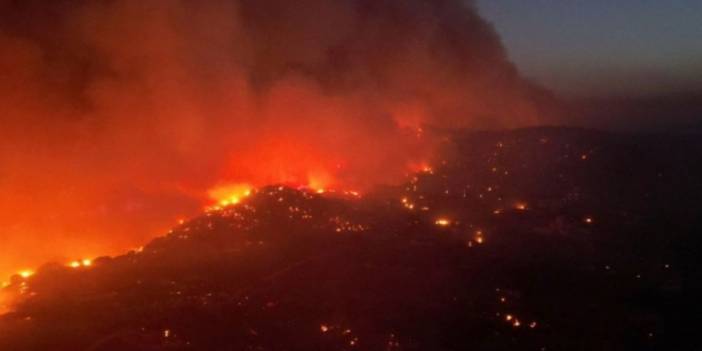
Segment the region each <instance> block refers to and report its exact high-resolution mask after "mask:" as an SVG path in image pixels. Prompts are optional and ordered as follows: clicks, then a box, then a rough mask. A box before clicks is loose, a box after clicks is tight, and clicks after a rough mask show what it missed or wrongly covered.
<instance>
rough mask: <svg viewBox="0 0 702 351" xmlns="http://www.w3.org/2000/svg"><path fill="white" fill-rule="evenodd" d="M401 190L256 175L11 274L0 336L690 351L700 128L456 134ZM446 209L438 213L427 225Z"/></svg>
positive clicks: (238, 344) (340, 346) (104, 345)
mask: <svg viewBox="0 0 702 351" xmlns="http://www.w3.org/2000/svg"><path fill="white" fill-rule="evenodd" d="M445 148H446V151H445V152H444V155H446V156H445V157H444V159H440V160H437V161H436V162H435V167H434V169H432V170H431V171H429V170H427V171H425V172H423V173H420V174H417V175H416V176H414V177H411V178H410V179H409V180H408V183H407V184H406V185H404V186H402V187H398V188H385V189H379V190H377V191H376V192H374V193H371V194H365V195H364V196H363V197H361V198H357V197H356V196H354V195H352V194H343V193H336V194H324V195H318V194H311V193H308V192H304V191H298V190H293V189H290V188H286V187H278V186H273V187H269V188H264V189H259V190H258V191H257V192H256V193H254V194H253V195H252V196H251V197H250V198H248V199H247V200H246V201H245V202H244V203H242V204H240V205H237V206H235V207H229V208H226V209H223V210H219V211H213V212H210V213H208V214H205V215H203V216H201V217H198V218H194V219H192V220H191V221H189V222H186V223H184V224H182V225H180V226H179V227H177V228H174V229H173V231H172V232H171V233H169V234H168V235H167V236H165V237H163V238H160V239H156V240H154V241H153V242H151V243H150V244H148V245H146V246H145V247H144V248H143V250H141V251H139V252H130V253H128V254H126V255H123V256H120V257H115V258H101V259H98V260H96V261H95V262H94V264H93V265H92V266H91V267H88V268H77V269H74V268H69V267H64V266H61V265H46V266H45V267H43V268H42V269H41V270H40V271H39V272H38V273H37V274H36V275H35V276H32V277H31V278H28V279H23V278H21V277H15V278H14V280H13V284H12V285H11V286H9V287H7V288H5V289H4V293H5V294H16V295H18V296H20V298H21V300H22V302H21V303H20V304H19V305H18V306H17V308H16V309H15V311H14V312H13V313H10V314H8V315H5V316H3V317H0V350H13V351H14V350H16V351H22V350H55V351H62V350H305V351H307V350H354V349H358V350H471V349H472V350H699V349H700V348H699V347H700V346H701V345H702V333H701V332H700V328H701V327H702V321H701V318H702V317H701V316H702V314H701V312H702V311H701V309H700V306H701V302H700V301H702V294H700V292H701V291H700V289H699V286H700V284H699V282H700V278H701V274H700V272H701V269H700V268H701V267H702V265H701V264H700V263H698V262H697V261H698V259H699V250H698V248H699V246H700V241H701V239H700V234H702V231H701V230H700V229H702V222H701V220H700V218H701V217H700V215H701V211H700V210H701V209H702V180H701V179H702V140H700V138H699V135H694V134H690V135H680V134H677V135H657V136H643V135H618V134H605V133H599V132H591V131H583V130H574V129H553V128H541V129H528V130H518V131H510V132H495V133H470V134H468V133H466V134H462V135H456V136H455V137H454V138H453V139H452V140H451V141H447V142H446V143H445ZM442 220H444V221H442Z"/></svg>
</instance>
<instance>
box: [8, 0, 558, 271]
mask: <svg viewBox="0 0 702 351" xmlns="http://www.w3.org/2000/svg"><path fill="white" fill-rule="evenodd" d="M0 71H2V72H3V73H2V79H0V105H1V106H3V112H2V116H1V117H0V118H2V129H1V130H0V164H1V165H2V167H3V169H11V170H12V172H10V173H9V174H5V176H3V177H2V178H0V192H2V193H3V197H4V200H3V202H2V207H1V208H0V228H2V231H3V236H2V237H0V245H2V246H3V247H12V248H13V249H12V250H10V251H9V252H3V255H1V256H0V272H2V271H5V272H7V271H8V270H10V269H11V270H15V269H18V268H20V267H21V266H26V265H32V264H38V263H39V262H42V261H45V260H47V259H61V258H62V257H64V258H65V257H72V256H89V255H96V254H100V253H111V252H112V253H116V252H119V251H122V250H124V249H126V248H128V247H130V246H134V245H137V244H138V243H139V242H143V241H144V240H147V239H148V238H150V235H151V233H153V232H158V231H162V230H164V229H165V228H167V226H168V223H172V221H173V220H174V219H176V218H179V217H182V216H184V215H194V214H195V213H197V211H198V210H200V209H201V208H202V206H203V205H207V204H209V197H210V194H208V193H209V192H210V191H211V190H212V189H214V188H217V187H219V186H226V185H229V184H242V183H244V184H250V185H252V186H256V187H260V186H265V185H268V184H277V183H284V184H291V185H292V184H294V185H295V186H300V185H304V186H310V187H313V188H322V187H334V188H340V189H354V190H365V189H369V188H371V187H372V186H374V185H377V184H388V183H389V184H398V183H400V182H401V181H402V178H403V177H404V175H405V174H406V173H407V172H408V169H409V168H410V167H411V165H413V164H419V163H421V162H426V161H429V160H431V159H433V156H434V151H435V147H436V142H437V139H438V138H437V136H436V135H435V134H436V133H435V131H437V130H439V129H440V130H451V129H454V128H465V127H470V128H476V127H480V128H485V127H514V126H525V125H531V124H535V123H540V122H543V118H542V117H544V118H547V117H550V116H552V114H551V113H549V111H550V110H549V109H548V106H550V105H549V98H548V96H547V94H545V93H543V92H542V91H541V90H540V89H538V88H535V87H533V86H532V85H531V84H530V83H529V82H527V81H525V80H523V79H522V78H521V77H520V76H519V75H518V73H517V72H516V69H515V68H514V67H513V66H512V64H511V63H509V61H508V60H507V58H506V55H505V51H504V49H503V48H502V46H501V44H500V42H499V40H498V38H497V35H496V34H495V33H494V31H493V29H492V28H491V26H490V25H489V24H487V23H486V22H485V21H483V20H482V19H481V18H480V17H479V16H478V14H477V13H476V10H475V8H474V5H473V4H472V3H471V2H466V1H459V0H442V1H420V0H411V1H406V0H382V1H378V0H334V1H328V0H304V1H294V2H291V1H281V0H265V1H261V0H226V1H189V0H179V1H152V2H148V3H142V2H138V1H129V0H106V1H84V0H80V1H51V2H46V1H37V0H27V1H10V0H2V1H0ZM115 216H118V217H119V218H120V220H119V221H114V220H113V218H114V217H115ZM125 233H129V234H125ZM54 238H60V240H54ZM49 242H50V244H47V243H49Z"/></svg>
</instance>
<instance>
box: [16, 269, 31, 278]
mask: <svg viewBox="0 0 702 351" xmlns="http://www.w3.org/2000/svg"><path fill="white" fill-rule="evenodd" d="M18 274H19V275H20V277H22V278H25V279H27V278H29V277H31V276H33V275H34V271H32V270H29V269H26V270H23V271H20V272H19V273H18Z"/></svg>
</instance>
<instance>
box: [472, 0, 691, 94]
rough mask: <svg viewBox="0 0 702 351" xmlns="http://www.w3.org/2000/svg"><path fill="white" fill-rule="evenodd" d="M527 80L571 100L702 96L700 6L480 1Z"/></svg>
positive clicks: (662, 1)
mask: <svg viewBox="0 0 702 351" xmlns="http://www.w3.org/2000/svg"><path fill="white" fill-rule="evenodd" d="M478 4H479V10H480V12H481V14H482V15H483V16H484V17H486V18H487V19H488V20H489V21H490V22H492V23H493V24H494V25H495V27H496V29H497V31H498V32H499V34H500V36H501V37H502V40H503V43H504V45H505V46H506V47H507V49H508V51H509V55H510V57H511V59H512V60H514V62H515V63H516V64H517V66H518V67H519V69H520V70H521V71H522V72H523V73H524V74H525V75H526V76H528V77H530V78H533V79H535V80H537V81H539V82H541V83H542V84H545V85H546V86H548V87H550V88H552V89H554V90H556V91H557V92H560V93H565V94H567V95H570V96H604V95H612V94H614V95H629V96H640V95H659V94H668V93H671V92H677V91H684V90H698V91H699V90H702V1H700V0H615V1H612V0H529V1H524V0H478Z"/></svg>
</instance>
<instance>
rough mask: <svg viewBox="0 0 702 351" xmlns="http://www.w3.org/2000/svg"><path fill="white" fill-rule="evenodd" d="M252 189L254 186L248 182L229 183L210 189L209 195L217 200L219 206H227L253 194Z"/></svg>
mask: <svg viewBox="0 0 702 351" xmlns="http://www.w3.org/2000/svg"><path fill="white" fill-rule="evenodd" d="M252 191H253V187H252V186H251V185H249V184H246V183H238V184H227V185H222V186H218V187H215V188H213V189H212V190H210V191H209V196H210V199H212V200H214V201H216V202H217V206H221V207H226V206H230V205H236V204H238V203H239V202H241V200H242V199H243V198H245V197H248V196H249V195H251V192H252Z"/></svg>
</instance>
